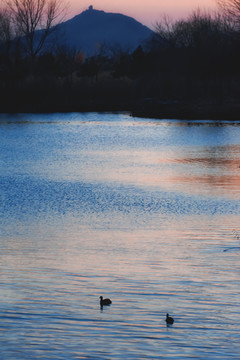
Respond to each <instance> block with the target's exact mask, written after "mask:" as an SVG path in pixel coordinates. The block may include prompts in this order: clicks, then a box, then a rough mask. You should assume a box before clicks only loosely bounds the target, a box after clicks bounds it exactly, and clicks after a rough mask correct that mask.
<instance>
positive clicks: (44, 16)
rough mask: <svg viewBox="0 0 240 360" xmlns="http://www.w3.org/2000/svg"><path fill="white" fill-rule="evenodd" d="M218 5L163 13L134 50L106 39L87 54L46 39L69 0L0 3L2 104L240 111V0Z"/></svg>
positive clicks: (14, 107) (6, 107)
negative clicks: (212, 9) (180, 14)
mask: <svg viewBox="0 0 240 360" xmlns="http://www.w3.org/2000/svg"><path fill="white" fill-rule="evenodd" d="M218 5H219V11H218V12H216V13H207V12H204V11H201V10H196V11H194V12H193V13H192V14H191V15H190V16H188V17H187V18H185V19H178V20H173V19H171V18H169V17H167V16H163V17H162V18H161V19H160V21H159V22H157V24H156V26H155V31H154V35H153V36H152V37H151V39H149V40H148V41H146V42H145V43H144V44H139V46H138V47H137V48H136V49H135V50H134V51H132V52H129V51H126V50H124V49H121V48H118V47H117V46H115V47H113V46H108V44H102V46H101V48H99V50H98V52H97V53H96V54H95V55H94V56H92V57H90V58H85V57H84V53H82V52H81V49H73V48H68V47H67V46H63V45H59V46H56V44H55V46H53V47H52V48H50V50H49V48H48V49H46V48H45V46H44V45H45V43H46V40H47V39H48V37H49V35H50V34H51V33H52V32H53V31H57V27H58V24H59V23H60V22H61V21H62V20H63V17H64V13H65V10H66V6H65V5H64V3H63V2H62V0H9V1H8V2H7V3H6V6H5V7H4V8H2V9H1V10H0V96H1V104H0V111H1V112H4V111H81V110H129V109H132V108H134V107H135V108H138V109H142V111H143V112H144V111H146V114H147V113H148V112H149V111H152V112H153V115H154V111H155V112H156V114H157V112H158V111H159V108H165V109H166V112H167V111H168V109H170V108H171V109H173V108H174V109H176V111H183V104H188V108H191V106H192V107H193V106H194V109H196V107H197V106H201V104H204V106H205V108H207V106H212V105H213V104H214V106H215V108H216V107H219V108H220V109H222V106H223V104H227V106H228V107H232V108H233V107H236V109H237V111H238V110H239V108H238V106H239V93H240V92H239V80H240V66H239V64H240V0H219V1H218ZM40 29H41V30H42V31H41V32H39V31H38V30H40ZM189 104H190V105H191V106H190V105H189ZM184 106H186V105H184ZM185 115H186V112H185Z"/></svg>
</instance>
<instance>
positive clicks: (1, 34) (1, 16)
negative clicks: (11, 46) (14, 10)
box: [0, 9, 12, 43]
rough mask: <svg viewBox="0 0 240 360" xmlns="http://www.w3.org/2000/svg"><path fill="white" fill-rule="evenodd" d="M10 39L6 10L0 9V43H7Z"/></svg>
mask: <svg viewBox="0 0 240 360" xmlns="http://www.w3.org/2000/svg"><path fill="white" fill-rule="evenodd" d="M11 38H12V28H11V22H10V16H9V13H8V11H7V9H0V43H7V42H9V41H10V40H11Z"/></svg>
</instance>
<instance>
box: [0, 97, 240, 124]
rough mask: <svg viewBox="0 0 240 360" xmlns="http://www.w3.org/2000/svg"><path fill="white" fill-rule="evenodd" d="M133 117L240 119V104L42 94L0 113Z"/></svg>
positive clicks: (8, 104)
mask: <svg viewBox="0 0 240 360" xmlns="http://www.w3.org/2000/svg"><path fill="white" fill-rule="evenodd" d="M123 111H127V112H129V113H130V114H131V116H133V117H141V118H152V119H159V120H161V119H181V120H184V119H185V120H240V103H237V102H236V101H235V102H233V101H232V102H225V101H223V102H222V103H220V102H207V101H195V102H187V101H185V102H180V101H160V100H154V99H141V100H138V101H129V102H128V101H127V100H125V101H116V100H115V101H111V102H110V103H108V102H106V101H94V100H88V101H81V100H77V99H74V98H61V99H59V101H51V100H50V99H49V98H44V97H41V98H39V100H38V101H37V100H36V99H34V101H31V99H30V98H29V99H28V101H27V100H26V99H25V101H20V100H18V101H16V99H15V101H14V100H13V99H12V101H11V102H10V101H9V102H6V101H5V102H4V103H2V104H1V105H0V112H1V113H55V112H63V113H68V112H123Z"/></svg>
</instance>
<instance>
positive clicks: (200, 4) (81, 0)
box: [69, 0, 216, 28]
mask: <svg viewBox="0 0 240 360" xmlns="http://www.w3.org/2000/svg"><path fill="white" fill-rule="evenodd" d="M69 1H70V14H69V15H70V16H69V17H72V16H74V15H77V14H79V13H81V12H82V11H83V10H86V9H87V8H88V7H89V5H93V7H94V8H95V9H97V10H104V11H106V12H119V13H122V14H124V15H128V16H132V17H134V18H135V19H136V20H138V21H140V22H141V23H143V24H144V25H147V26H149V27H151V28H152V27H153V26H154V25H155V24H156V22H157V21H158V20H159V19H160V17H161V15H162V14H168V15H170V16H171V17H174V18H176V17H184V16H187V15H188V14H190V13H191V12H192V11H193V10H195V9H197V8H200V9H204V10H211V9H213V8H214V7H216V0H167V1H166V0H145V1H143V0H142V1H139V0H69Z"/></svg>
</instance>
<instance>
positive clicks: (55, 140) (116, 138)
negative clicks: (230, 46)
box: [0, 113, 240, 360]
mask: <svg viewBox="0 0 240 360" xmlns="http://www.w3.org/2000/svg"><path fill="white" fill-rule="evenodd" d="M239 200H240V122H228V121H225V122H222V123H217V122H210V121H202V122H201V121H194V122H187V121H177V120H176V121H169V120H163V121H155V120H150V119H135V118H131V117H129V116H128V115H127V114H97V113H87V114H75V113H74V114H52V115H47V114H45V115H41V114H38V115H34V114H32V115H24V114H22V115H11V116H9V115H1V119H0V221H1V226H0V250H1V251H0V270H1V273H0V282H1V292H0V304H1V306H0V319H1V321H0V352H1V359H2V360H5V359H6V360H13V359H14V360H21V359H44V360H47V359H57V360H62V359H67V360H70V359H122V358H123V357H124V358H127V359H204V360H206V359H217V360H219V359H224V360H225V359H239V358H240V345H239V344H240V325H239V324H240V321H239V320H240V304H239V295H240V290H239V274H240V265H239V264H240V262H239V256H240V239H239V234H240V227H239V224H240V222H239V219H240V201H239ZM100 295H102V296H104V297H110V298H111V299H112V301H113V303H112V305H111V306H110V307H106V308H104V309H103V310H101V309H100V307H99V296H100ZM167 312H168V313H169V314H170V315H171V316H173V317H174V319H175V323H174V325H173V326H171V327H166V324H165V322H164V319H165V315H166V313H167Z"/></svg>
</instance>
